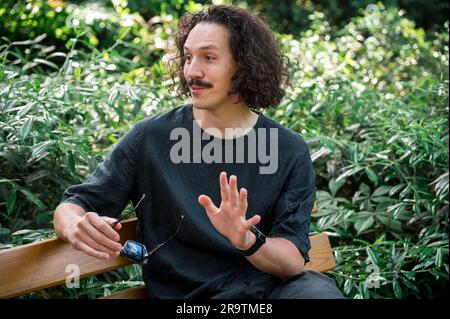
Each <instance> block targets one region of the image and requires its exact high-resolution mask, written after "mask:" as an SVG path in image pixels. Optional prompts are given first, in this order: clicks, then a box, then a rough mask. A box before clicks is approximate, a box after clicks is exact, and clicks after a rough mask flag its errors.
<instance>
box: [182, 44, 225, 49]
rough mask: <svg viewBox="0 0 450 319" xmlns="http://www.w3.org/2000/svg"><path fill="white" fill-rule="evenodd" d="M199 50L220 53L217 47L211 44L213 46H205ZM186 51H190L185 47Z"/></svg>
mask: <svg viewBox="0 0 450 319" xmlns="http://www.w3.org/2000/svg"><path fill="white" fill-rule="evenodd" d="M198 49H199V50H217V51H219V48H218V47H216V46H215V45H213V44H211V45H205V46H203V47H200V48H198ZM184 50H185V51H189V48H188V47H187V46H184Z"/></svg>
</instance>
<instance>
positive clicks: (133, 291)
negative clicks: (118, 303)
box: [98, 286, 149, 299]
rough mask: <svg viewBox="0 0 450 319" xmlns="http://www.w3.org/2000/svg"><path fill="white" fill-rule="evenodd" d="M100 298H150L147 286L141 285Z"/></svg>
mask: <svg viewBox="0 0 450 319" xmlns="http://www.w3.org/2000/svg"><path fill="white" fill-rule="evenodd" d="M98 299H149V296H148V292H147V288H145V286H139V287H134V288H130V289H127V290H124V291H120V292H116V293H115V294H112V295H110V296H106V297H101V298H98Z"/></svg>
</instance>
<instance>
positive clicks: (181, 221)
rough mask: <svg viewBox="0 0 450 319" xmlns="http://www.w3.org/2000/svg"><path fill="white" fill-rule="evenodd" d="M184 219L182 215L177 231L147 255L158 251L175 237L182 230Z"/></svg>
mask: <svg viewBox="0 0 450 319" xmlns="http://www.w3.org/2000/svg"><path fill="white" fill-rule="evenodd" d="M183 219H184V216H183V215H181V220H180V224H179V225H178V228H177V231H176V232H175V234H173V235H172V236H170V237H169V238H168V239H167V240H166V241H165V242H163V243H161V244H159V245H158V246H156V247H155V248H153V249H152V250H151V251H150V252H149V253H148V254H147V256H150V255H151V254H153V253H154V252H155V251H157V250H158V249H159V248H161V247H162V246H164V245H165V244H167V242H169V240H171V239H172V238H174V237H175V236H176V235H177V234H178V232H179V231H180V228H181V224H182V223H183Z"/></svg>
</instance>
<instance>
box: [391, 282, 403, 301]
mask: <svg viewBox="0 0 450 319" xmlns="http://www.w3.org/2000/svg"><path fill="white" fill-rule="evenodd" d="M392 287H393V288H394V294H395V297H396V298H397V299H402V298H403V292H402V287H401V286H400V284H399V282H398V280H397V279H394V280H393V281H392Z"/></svg>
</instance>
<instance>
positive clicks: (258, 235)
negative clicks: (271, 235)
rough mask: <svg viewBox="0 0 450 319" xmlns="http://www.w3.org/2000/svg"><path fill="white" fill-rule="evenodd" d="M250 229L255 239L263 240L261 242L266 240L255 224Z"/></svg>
mask: <svg viewBox="0 0 450 319" xmlns="http://www.w3.org/2000/svg"><path fill="white" fill-rule="evenodd" d="M250 231H251V232H252V233H253V234H255V236H256V241H261V242H263V243H265V242H266V236H265V235H264V234H263V233H261V232H260V231H259V229H258V228H256V227H255V226H253V227H252V228H251V229H250Z"/></svg>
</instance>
